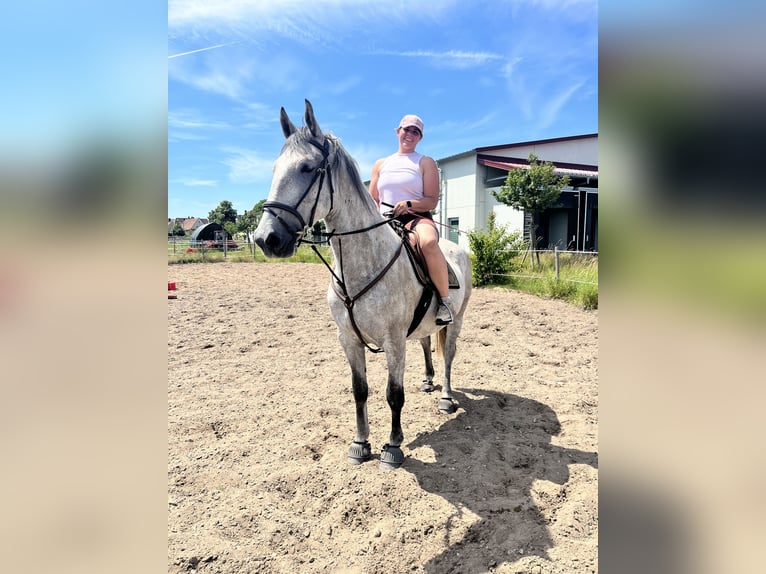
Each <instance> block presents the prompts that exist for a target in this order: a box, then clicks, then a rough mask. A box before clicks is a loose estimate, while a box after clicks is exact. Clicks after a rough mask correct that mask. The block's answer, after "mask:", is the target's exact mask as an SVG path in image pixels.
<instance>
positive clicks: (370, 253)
mask: <svg viewBox="0 0 766 574" xmlns="http://www.w3.org/2000/svg"><path fill="white" fill-rule="evenodd" d="M304 121H305V126H303V127H302V128H296V127H295V125H293V123H292V122H291V121H290V118H289V117H288V116H287V113H286V112H285V109H284V108H282V110H281V114H280V122H281V125H282V131H283V133H284V135H285V138H287V139H286V141H285V144H284V146H283V148H282V152H281V154H280V156H279V157H278V158H277V160H276V162H275V164H274V177H273V180H272V183H271V190H270V191H269V197H268V199H267V201H266V202H265V204H264V213H263V217H262V218H261V221H260V224H259V225H258V228H257V229H256V231H255V242H256V244H257V245H258V246H259V247H260V248H261V249H262V250H263V253H264V254H265V255H266V256H267V257H289V256H291V255H292V254H293V253H294V252H295V249H296V247H297V245H298V242H299V240H300V239H301V238H302V236H303V233H304V231H305V229H306V227H307V226H311V225H312V224H313V223H314V222H315V221H317V220H320V219H324V221H325V225H326V229H327V230H328V233H327V235H328V236H329V237H330V245H331V248H332V252H333V261H334V268H333V269H331V272H332V278H331V280H330V287H329V289H328V291H327V300H328V303H329V305H330V312H331V313H332V316H333V318H334V319H335V322H336V323H337V325H338V339H339V340H340V344H341V346H342V347H343V350H344V352H345V353H346V357H347V358H348V362H349V365H350V366H351V375H352V379H351V380H352V386H353V391H354V400H355V402H356V436H355V437H354V441H353V443H352V444H351V446H350V448H349V452H348V458H349V462H351V463H352V464H360V463H362V462H365V461H367V460H370V459H371V458H372V454H371V448H370V443H369V442H368V438H369V435H370V427H369V424H368V421H367V393H368V387H367V369H366V363H365V361H366V358H365V349H370V350H374V351H377V350H382V351H384V352H385V354H386V365H387V367H388V386H387V388H386V399H387V401H388V404H389V406H390V407H391V436H390V438H389V442H388V444H386V445H385V446H384V447H383V451H382V452H381V455H380V464H381V466H382V467H384V468H398V467H399V466H401V464H402V462H404V454H403V453H402V450H401V448H400V447H401V444H402V441H403V440H404V434H403V433H402V426H401V412H402V407H403V405H404V384H403V379H404V360H405V352H406V341H407V339H418V340H420V343H421V345H422V347H423V353H424V355H425V364H426V367H425V373H426V380H425V381H424V383H423V386H422V387H421V390H424V391H431V390H433V389H434V385H433V377H434V367H433V362H432V360H431V337H430V335H431V334H432V333H438V334H437V349H438V350H441V351H442V354H443V356H444V367H445V368H444V371H445V372H444V382H443V385H442V395H441V399H440V401H439V410H440V411H442V412H445V413H453V412H455V410H456V407H455V404H454V402H453V400H452V389H451V386H450V373H451V369H452V359H453V358H454V356H455V347H456V345H455V342H456V340H457V337H458V334H459V333H460V328H461V325H462V323H463V314H464V312H465V309H466V306H467V304H468V298H469V296H470V293H471V269H470V260H469V258H468V254H467V253H466V252H465V251H464V250H463V249H461V248H460V247H458V246H457V245H456V244H454V243H452V242H449V241H445V240H442V241H441V242H440V244H439V246H440V248H441V249H442V251H443V252H444V255H445V256H446V258H447V261H448V262H449V265H451V266H452V269H453V271H454V273H455V274H456V276H457V278H458V280H459V283H460V286H459V288H457V289H452V290H451V292H450V296H451V298H452V301H453V306H454V309H455V311H456V312H455V315H454V322H453V323H452V324H451V325H447V326H437V325H436V323H435V317H436V305H437V304H436V299H435V297H431V301H430V303H429V302H428V300H426V301H425V305H428V309H427V311H426V313H425V316H424V317H423V319H422V321H421V322H420V324H419V325H418V326H417V327H416V328H415V329H414V330H413V331H412V332H411V333H410V334H409V336H408V334H407V332H408V328H409V327H410V325H411V323H413V316H414V313H415V309H416V307H417V306H418V302H419V300H420V298H421V295H422V294H423V285H422V284H421V283H420V282H419V280H418V278H417V276H416V274H415V272H414V270H413V266H412V264H411V262H410V260H409V257H406V256H403V255H402V251H403V240H402V238H401V237H400V236H399V235H398V234H397V233H396V232H395V231H394V230H393V228H392V227H391V224H389V223H388V221H387V220H386V219H384V218H383V216H382V215H381V214H380V213H379V212H378V211H377V209H376V206H375V202H374V201H373V199H372V197H371V196H370V194H369V193H368V191H367V189H366V188H365V186H364V184H363V183H362V179H361V178H360V176H359V171H358V170H357V167H356V164H355V162H354V160H353V159H352V158H351V156H350V155H349V154H348V152H346V150H345V149H343V146H341V144H340V142H339V141H338V140H337V139H336V138H335V137H333V136H331V135H325V134H323V133H322V130H321V129H320V128H319V124H318V123H317V121H316V119H315V118H314V110H313V108H312V106H311V103H310V102H309V101H308V100H306V112H305V115H304ZM400 255H401V256H400ZM372 345H375V346H377V347H379V349H373V348H372Z"/></svg>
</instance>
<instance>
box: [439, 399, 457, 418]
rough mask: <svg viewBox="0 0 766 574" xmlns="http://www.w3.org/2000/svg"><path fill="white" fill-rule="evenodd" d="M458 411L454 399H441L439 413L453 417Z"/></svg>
mask: <svg viewBox="0 0 766 574" xmlns="http://www.w3.org/2000/svg"><path fill="white" fill-rule="evenodd" d="M456 410H457V406H456V405H455V401H453V400H452V399H439V412H440V413H443V414H445V415H451V414H452V413H454V412H455V411H456Z"/></svg>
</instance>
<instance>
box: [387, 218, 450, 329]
mask: <svg viewBox="0 0 766 574" xmlns="http://www.w3.org/2000/svg"><path fill="white" fill-rule="evenodd" d="M391 227H393V229H394V231H396V234H397V235H399V237H401V238H402V244H403V245H404V250H405V251H406V252H407V256H408V257H409V259H410V263H411V264H412V269H413V270H414V271H415V276H416V277H417V278H418V281H419V282H420V284H421V285H422V286H423V294H422V295H421V297H420V301H418V304H417V306H416V307H415V314H414V316H413V317H412V323H410V327H409V329H407V336H409V335H410V334H412V332H413V331H414V330H415V329H417V327H418V325H420V322H421V321H422V320H423V317H425V314H426V311H428V307H429V306H430V305H431V299H433V298H434V296H435V294H436V287H435V286H434V284H433V281H431V276H430V275H429V274H428V266H427V265H426V260H425V257H424V256H423V252H422V251H421V250H420V245H419V244H418V242H417V241H415V242H414V245H413V242H411V241H410V238H409V235H410V234H412V233H414V232H413V231H411V230H409V229H407V227H406V226H405V225H403V224H402V223H401V222H399V221H396V220H392V221H391ZM447 275H448V277H449V288H450V289H459V288H460V281H458V278H457V275H456V274H455V271H454V269H452V265H450V264H449V261H447Z"/></svg>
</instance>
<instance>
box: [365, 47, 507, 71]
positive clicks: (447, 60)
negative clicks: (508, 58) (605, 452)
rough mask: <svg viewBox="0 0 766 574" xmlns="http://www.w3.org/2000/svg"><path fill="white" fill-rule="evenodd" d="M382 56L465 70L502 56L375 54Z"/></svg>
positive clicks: (458, 52) (455, 52) (424, 52)
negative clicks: (410, 59) (418, 59)
mask: <svg viewBox="0 0 766 574" xmlns="http://www.w3.org/2000/svg"><path fill="white" fill-rule="evenodd" d="M377 54H378V55H383V56H400V57H404V58H422V59H425V60H429V61H430V62H431V63H432V64H433V65H435V66H438V67H445V68H456V69H466V68H475V67H478V66H484V65H485V64H487V63H489V62H491V61H493V60H502V59H503V56H501V55H500V54H494V53H492V52H464V51H462V50H447V51H445V52H434V51H431V50H415V51H405V52H392V51H384V52H377Z"/></svg>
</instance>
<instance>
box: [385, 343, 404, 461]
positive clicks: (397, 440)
mask: <svg viewBox="0 0 766 574" xmlns="http://www.w3.org/2000/svg"><path fill="white" fill-rule="evenodd" d="M405 355H406V342H405V340H404V339H402V340H401V341H396V342H389V344H388V345H386V365H387V367H388V384H387V385H386V400H387V401H388V406H389V407H390V408H391V435H390V437H389V439H388V444H386V445H384V446H383V451H382V452H381V453H380V466H381V468H399V467H400V466H402V463H403V462H404V453H403V452H402V449H401V445H402V441H403V440H404V432H402V408H403V407H404V360H405Z"/></svg>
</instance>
